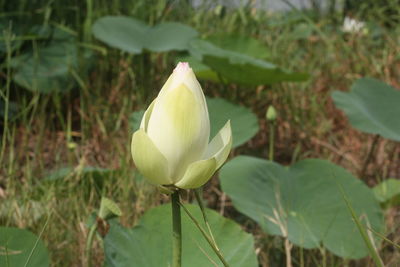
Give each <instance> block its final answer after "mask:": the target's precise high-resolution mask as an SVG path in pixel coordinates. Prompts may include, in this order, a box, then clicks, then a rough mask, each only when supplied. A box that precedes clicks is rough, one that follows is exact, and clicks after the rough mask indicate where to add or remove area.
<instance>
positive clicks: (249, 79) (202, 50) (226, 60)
mask: <svg viewBox="0 0 400 267" xmlns="http://www.w3.org/2000/svg"><path fill="white" fill-rule="evenodd" d="M189 51H190V54H191V55H192V56H194V57H195V58H196V59H198V60H201V62H202V63H204V64H205V65H207V66H209V67H210V68H211V69H212V70H213V71H215V72H217V73H219V74H220V75H221V76H222V77H223V78H225V79H227V80H228V81H231V82H235V83H238V84H242V85H250V86H257V85H261V84H273V83H277V82H283V81H305V80H307V79H308V75H307V74H304V73H292V72H288V71H285V70H283V69H281V68H279V67H278V66H275V65H274V64H272V63H270V62H267V61H264V60H262V59H256V58H253V57H251V56H248V55H245V54H240V53H237V52H233V51H229V50H225V49H222V48H219V47H217V46H215V45H213V44H212V43H210V42H207V41H204V40H195V41H192V42H190V48H189Z"/></svg>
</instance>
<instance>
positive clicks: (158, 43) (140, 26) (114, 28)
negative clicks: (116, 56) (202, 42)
mask: <svg viewBox="0 0 400 267" xmlns="http://www.w3.org/2000/svg"><path fill="white" fill-rule="evenodd" d="M92 32H93V34H94V36H95V37H96V38H97V39H99V40H101V41H103V42H104V43H106V44H108V45H109V46H111V47H115V48H118V49H121V50H123V51H126V52H128V53H132V54H139V53H142V51H143V50H144V49H146V50H150V51H153V52H167V51H171V50H186V49H187V47H188V42H189V41H190V40H191V39H193V38H195V37H196V36H197V31H196V30H194V29H193V28H191V27H189V26H187V25H184V24H181V23H178V22H164V23H160V24H158V25H156V26H154V27H151V26H149V25H147V24H145V23H144V22H142V21H140V20H137V19H134V18H130V17H125V16H105V17H102V18H100V19H98V20H97V21H96V22H95V23H94V24H93V28H92Z"/></svg>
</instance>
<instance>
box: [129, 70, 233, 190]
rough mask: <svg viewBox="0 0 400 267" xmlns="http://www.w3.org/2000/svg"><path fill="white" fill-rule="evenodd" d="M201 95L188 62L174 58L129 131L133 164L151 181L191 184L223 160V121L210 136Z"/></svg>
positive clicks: (228, 136) (226, 147) (226, 132)
mask: <svg viewBox="0 0 400 267" xmlns="http://www.w3.org/2000/svg"><path fill="white" fill-rule="evenodd" d="M209 136H210V119H209V116H208V109H207V104H206V99H205V97H204V94H203V91H202V89H201V86H200V84H199V82H198V81H197V79H196V77H195V75H194V73H193V70H192V69H191V68H190V67H189V64H188V63H179V64H178V65H177V67H176V68H175V70H174V71H173V73H172V74H171V76H170V77H169V78H168V80H167V82H166V83H165V84H164V86H163V87H162V89H161V91H160V92H159V94H158V96H157V98H156V99H155V100H154V101H153V102H152V103H151V105H150V106H149V107H148V109H147V110H146V112H145V114H144V115H143V118H142V122H141V125H140V129H139V130H138V131H136V132H135V133H134V134H133V137H132V157H133V160H134V162H135V164H136V167H137V168H138V169H139V171H140V172H141V173H142V174H143V176H144V177H146V178H147V179H149V180H150V181H151V182H153V183H154V184H158V185H174V186H176V187H179V188H196V187H199V186H202V185H203V184H204V183H206V182H207V181H208V180H209V179H210V178H211V176H212V175H213V174H214V172H215V171H216V170H217V169H218V168H219V167H220V166H221V165H222V164H223V163H224V162H225V160H226V158H227V157H228V155H229V151H230V149H231V146H232V133H231V128H230V122H229V121H228V122H227V123H226V124H225V126H224V127H223V128H222V129H221V130H220V132H219V133H218V134H217V135H216V136H215V137H214V138H213V140H212V141H211V142H210V143H208V142H209Z"/></svg>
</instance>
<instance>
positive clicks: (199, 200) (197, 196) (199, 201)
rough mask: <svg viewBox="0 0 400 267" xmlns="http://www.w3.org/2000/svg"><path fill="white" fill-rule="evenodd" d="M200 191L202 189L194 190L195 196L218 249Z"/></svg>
mask: <svg viewBox="0 0 400 267" xmlns="http://www.w3.org/2000/svg"><path fill="white" fill-rule="evenodd" d="M200 190H201V189H200V188H197V189H194V195H195V196H196V201H197V203H198V204H199V207H200V210H201V213H202V214H203V219H204V223H205V224H206V226H207V229H208V233H209V234H210V237H211V240H212V241H213V243H214V246H215V247H216V248H217V249H218V245H217V242H215V238H214V235H213V233H212V231H211V226H210V224H209V223H208V219H207V214H206V212H205V210H204V204H203V201H202V199H201V196H200Z"/></svg>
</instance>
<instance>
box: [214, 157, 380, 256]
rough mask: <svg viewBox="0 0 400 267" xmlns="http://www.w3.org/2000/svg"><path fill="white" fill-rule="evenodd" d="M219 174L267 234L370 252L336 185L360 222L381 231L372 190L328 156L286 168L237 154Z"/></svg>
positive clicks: (344, 252)
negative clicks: (342, 191)
mask: <svg viewBox="0 0 400 267" xmlns="http://www.w3.org/2000/svg"><path fill="white" fill-rule="evenodd" d="M220 179H221V185H222V189H223V191H224V192H225V193H227V194H228V196H229V197H230V198H231V199H232V201H233V204H234V206H235V207H236V208H237V209H238V210H239V211H240V212H242V213H243V214H245V215H247V216H249V217H250V218H252V219H253V220H255V221H256V222H257V223H259V224H260V226H261V227H262V229H263V230H264V231H265V232H267V233H269V234H273V235H281V236H284V235H285V234H284V233H285V232H286V231H287V233H288V234H287V235H288V238H289V240H290V241H291V242H292V243H294V244H296V245H298V246H302V247H304V248H310V249H311V248H317V247H319V246H320V244H322V245H323V246H325V247H326V248H327V249H328V250H329V251H331V252H332V253H334V254H336V255H338V256H340V257H344V258H353V259H357V258H361V257H364V256H366V255H367V254H368V249H367V248H366V246H365V243H364V241H363V239H362V237H361V235H360V233H359V231H358V229H357V227H356V225H355V224H354V221H353V220H352V217H351V214H350V213H349V210H348V208H347V205H346V203H345V201H344V200H343V197H342V193H341V191H340V189H339V186H341V187H342V188H343V190H344V193H345V194H346V195H347V196H348V199H349V202H350V203H351V206H352V208H353V209H354V211H355V213H356V214H357V216H358V217H359V219H360V221H362V223H363V224H366V225H369V226H370V227H371V228H372V229H374V230H375V231H377V232H382V231H383V227H384V224H383V216H382V210H381V208H380V207H379V204H378V202H377V201H376V199H375V197H374V195H373V193H372V190H370V189H369V188H368V187H367V186H366V185H365V184H363V183H362V182H361V181H360V180H358V179H356V178H355V177H353V176H352V175H351V174H350V173H348V172H347V171H346V170H344V169H343V168H341V167H339V166H336V165H334V164H332V163H330V162H328V161H324V160H317V159H308V160H303V161H300V162H298V163H296V164H294V165H293V166H291V167H290V168H285V167H283V166H281V165H279V164H277V163H274V162H271V161H265V160H262V159H257V158H253V157H247V156H239V157H237V158H235V159H233V160H232V161H230V162H228V163H227V164H226V165H225V166H224V167H222V170H221V172H220ZM282 229H284V230H282Z"/></svg>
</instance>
